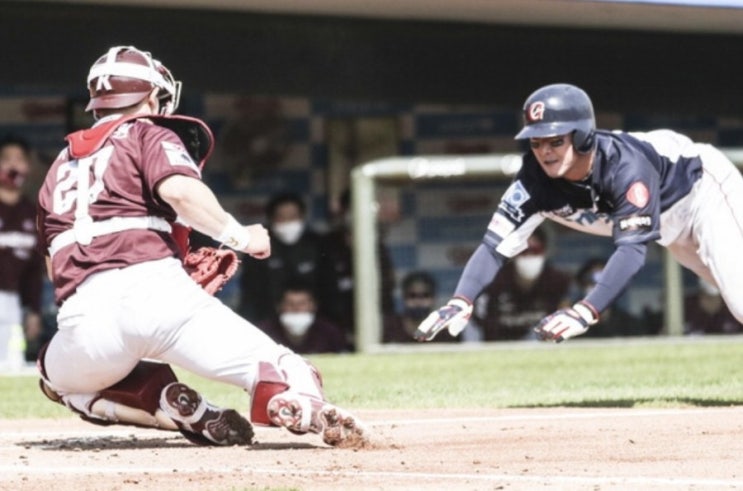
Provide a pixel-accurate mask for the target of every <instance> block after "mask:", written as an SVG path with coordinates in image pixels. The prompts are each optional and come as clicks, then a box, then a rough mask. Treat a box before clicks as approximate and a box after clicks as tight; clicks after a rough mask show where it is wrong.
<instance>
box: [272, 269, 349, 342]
mask: <svg viewBox="0 0 743 491" xmlns="http://www.w3.org/2000/svg"><path fill="white" fill-rule="evenodd" d="M258 327H259V328H260V329H261V330H263V332H265V333H266V334H268V335H269V336H270V337H271V338H272V339H273V340H274V341H275V342H277V343H279V344H282V345H284V346H286V347H288V348H290V349H292V350H293V351H295V352H297V353H302V354H308V353H340V352H342V351H345V350H346V339H345V335H344V333H343V330H342V329H341V328H340V327H338V326H337V325H335V324H333V323H332V322H330V321H329V320H327V319H324V318H323V317H321V316H320V315H318V312H317V302H316V301H315V296H314V294H313V293H312V288H311V287H310V286H309V285H307V284H304V283H302V282H301V281H289V282H288V283H287V284H286V285H285V287H284V290H283V293H282V295H281V297H280V299H279V302H278V304H277V305H276V312H275V313H274V315H273V316H272V317H271V318H269V319H264V320H263V321H262V322H259V323H258Z"/></svg>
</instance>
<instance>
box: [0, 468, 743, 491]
mask: <svg viewBox="0 0 743 491" xmlns="http://www.w3.org/2000/svg"><path fill="white" fill-rule="evenodd" d="M205 471H208V472H214V473H222V474H235V473H239V474H244V475H246V476H250V475H255V474H261V475H281V476H286V477H332V478H334V479H337V478H339V477H345V478H353V479H359V478H364V479H367V480H373V479H379V478H396V479H404V480H412V481H416V482H418V483H421V482H422V481H424V480H431V481H440V480H442V479H445V480H449V481H485V482H513V483H517V482H519V483H554V484H589V485H590V484H607V485H609V484H622V485H658V486H685V487H688V486H697V487H712V488H721V487H726V488H728V489H731V488H733V486H743V480H736V479H701V478H690V477H676V478H665V477H628V476H555V475H548V474H545V475H535V474H530V475H514V474H486V473H430V472H394V471H343V470H333V471H328V470H320V469H304V470H302V469H295V470H292V469H288V468H287V469H281V470H279V469H261V468H251V467H209V468H196V469H193V468H190V469H180V468H179V469H175V468H173V467H172V466H168V467H167V468H163V467H136V468H130V467H101V466H95V467H94V468H91V467H73V466H65V467H63V468H59V469H48V468H19V467H18V466H7V465H4V466H0V482H2V481H8V480H11V479H13V478H20V477H24V476H29V477H31V476H46V475H54V476H80V475H86V476H89V475H94V474H97V475H104V474H105V475H109V474H116V475H122V474H123V475H131V474H137V475H141V474H149V475H157V474H169V475H172V474H178V475H188V474H197V473H199V474H200V473H203V472H205Z"/></svg>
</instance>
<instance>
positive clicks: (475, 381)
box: [0, 337, 743, 418]
mask: <svg viewBox="0 0 743 491" xmlns="http://www.w3.org/2000/svg"><path fill="white" fill-rule="evenodd" d="M582 341H583V340H574V341H571V342H569V343H564V344H562V345H551V344H541V343H539V344H538V343H534V344H521V343H511V344H508V343H502V344H500V345H499V346H495V345H493V346H489V347H487V348H483V349H467V350H466V351H459V352H434V351H430V350H425V352H420V351H416V352H405V353H385V354H372V355H323V356H312V357H310V359H311V361H312V362H313V363H314V364H315V365H317V366H318V368H320V370H321V371H322V373H323V378H324V380H325V389H326V394H327V396H328V398H329V399H330V400H332V401H335V402H337V403H339V404H341V405H345V406H348V407H349V408H355V409H384V408H443V407H446V408H497V407H542V406H543V407H547V406H583V407H632V406H644V407H668V406H673V407H677V406H688V405H695V406H724V405H743V337H739V338H736V337H727V338H706V339H703V340H692V339H681V340H678V341H676V342H669V341H668V340H662V339H653V340H647V341H636V340H635V341H628V340H619V341H614V342H610V343H594V342H582ZM426 347H427V348H431V347H432V346H426ZM178 373H179V377H180V378H181V379H182V380H184V381H185V382H186V383H190V384H192V385H193V386H195V387H196V388H198V389H199V390H201V391H202V392H203V393H204V394H206V396H207V397H208V398H209V399H210V400H211V401H213V402H215V403H217V404H221V405H228V406H232V407H237V408H243V409H244V410H247V406H248V398H247V395H245V394H244V393H243V392H242V391H241V390H239V389H237V388H235V387H231V386H227V385H224V384H219V383H216V382H212V381H207V380H204V379H202V378H198V377H195V376H193V375H190V374H188V373H184V372H182V371H178ZM0 394H2V398H0V418H23V417H65V416H69V415H70V413H69V412H68V411H67V410H66V409H65V408H63V407H61V406H58V405H55V404H52V403H50V402H49V401H47V400H46V399H45V398H44V396H43V395H42V394H41V393H40V392H39V391H38V388H37V385H36V378H35V377H28V376H26V377H7V376H6V377H0Z"/></svg>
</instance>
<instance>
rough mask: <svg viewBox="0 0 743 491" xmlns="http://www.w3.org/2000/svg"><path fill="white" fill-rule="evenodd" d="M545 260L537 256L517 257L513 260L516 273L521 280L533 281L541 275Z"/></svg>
mask: <svg viewBox="0 0 743 491" xmlns="http://www.w3.org/2000/svg"><path fill="white" fill-rule="evenodd" d="M546 259H547V258H545V257H544V256H539V255H528V256H518V257H516V259H514V261H515V266H516V272H517V273H518V274H519V276H521V277H522V278H525V279H527V280H534V279H536V278H537V277H538V276H539V275H540V274H541V273H542V270H543V269H544V262H545V261H546Z"/></svg>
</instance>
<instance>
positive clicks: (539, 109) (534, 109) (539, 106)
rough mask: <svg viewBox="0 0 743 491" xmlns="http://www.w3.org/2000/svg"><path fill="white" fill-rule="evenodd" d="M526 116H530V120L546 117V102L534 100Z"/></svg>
mask: <svg viewBox="0 0 743 491" xmlns="http://www.w3.org/2000/svg"><path fill="white" fill-rule="evenodd" d="M526 116H527V118H529V121H541V120H542V119H544V102H541V101H537V102H533V103H532V104H531V105H530V106H529V110H528V111H526Z"/></svg>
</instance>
